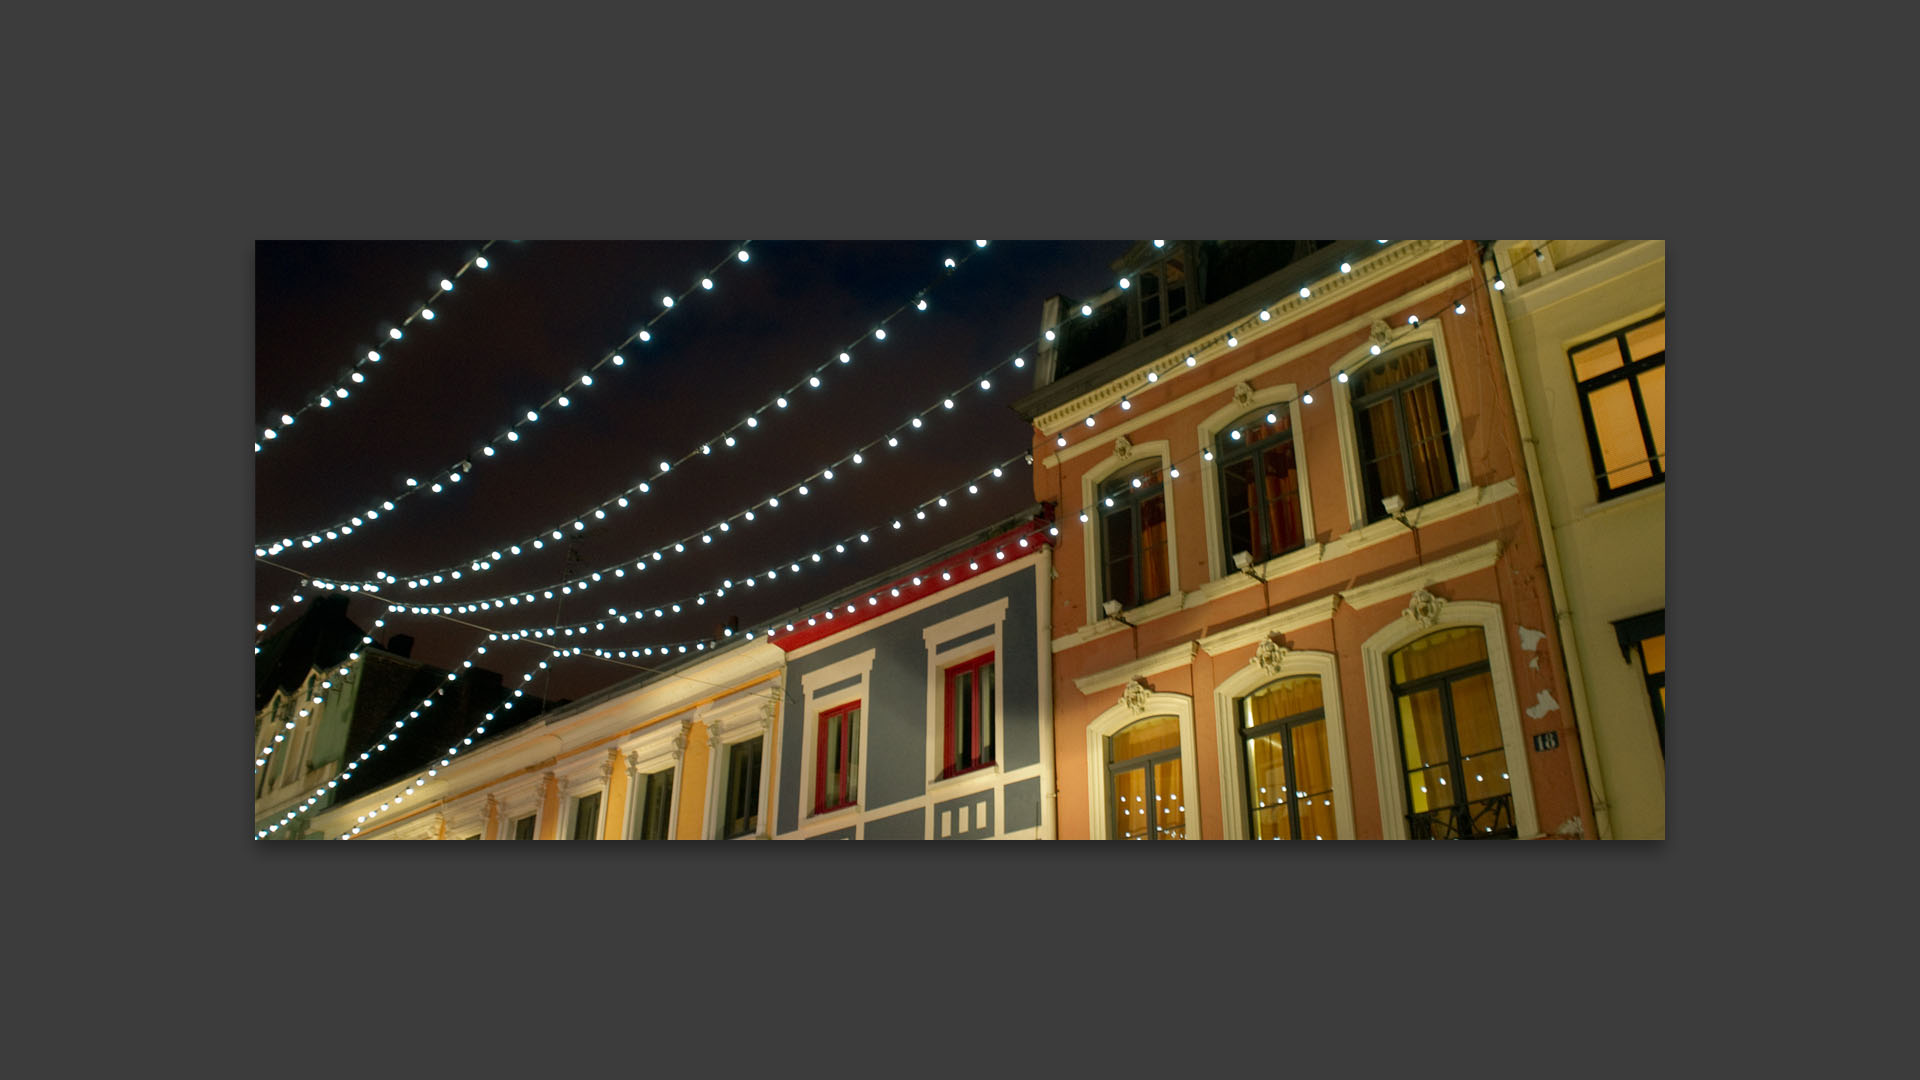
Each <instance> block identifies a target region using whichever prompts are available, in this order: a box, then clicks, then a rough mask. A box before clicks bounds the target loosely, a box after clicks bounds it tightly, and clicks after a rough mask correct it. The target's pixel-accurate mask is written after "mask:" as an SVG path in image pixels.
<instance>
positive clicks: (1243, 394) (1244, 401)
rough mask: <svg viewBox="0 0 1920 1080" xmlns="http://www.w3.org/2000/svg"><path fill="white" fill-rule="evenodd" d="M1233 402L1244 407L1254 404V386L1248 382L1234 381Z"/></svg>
mask: <svg viewBox="0 0 1920 1080" xmlns="http://www.w3.org/2000/svg"><path fill="white" fill-rule="evenodd" d="M1233 403H1234V404H1235V405H1238V406H1240V407H1241V408H1243V409H1244V408H1246V407H1247V406H1249V405H1251V404H1253V387H1252V386H1250V385H1248V384H1247V383H1246V382H1237V383H1234V384H1233Z"/></svg>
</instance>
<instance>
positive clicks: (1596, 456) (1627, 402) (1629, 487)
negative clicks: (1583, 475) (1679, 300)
mask: <svg viewBox="0 0 1920 1080" xmlns="http://www.w3.org/2000/svg"><path fill="white" fill-rule="evenodd" d="M1568 356H1569V357H1570V358H1571V359H1572V361H1573V379H1574V385H1575V388H1576V389H1577V390H1579V392H1580V415H1581V417H1582V418H1583V419H1584V420H1585V421H1586V425H1587V450H1588V453H1590V454H1591V455H1592V460H1593V472H1594V488H1595V491H1596V493H1597V494H1598V495H1599V497H1600V498H1601V499H1611V498H1613V497H1614V496H1616V495H1624V494H1626V493H1627V492H1629V491H1639V490H1640V489H1641V488H1646V487H1652V486H1654V485H1655V484H1660V483H1664V482H1665V481H1666V478H1667V316H1666V314H1665V313H1664V312H1663V313H1661V314H1659V315H1656V316H1654V317H1653V318H1651V319H1648V320H1646V321H1644V322H1639V323H1635V324H1634V325H1632V326H1629V327H1627V328H1626V329H1624V330H1620V331H1617V332H1615V333H1612V334H1608V335H1607V336H1606V337H1603V338H1600V339H1599V340H1597V341H1589V342H1587V343H1586V344H1583V345H1578V346H1576V347H1574V348H1573V349H1570V350H1568Z"/></svg>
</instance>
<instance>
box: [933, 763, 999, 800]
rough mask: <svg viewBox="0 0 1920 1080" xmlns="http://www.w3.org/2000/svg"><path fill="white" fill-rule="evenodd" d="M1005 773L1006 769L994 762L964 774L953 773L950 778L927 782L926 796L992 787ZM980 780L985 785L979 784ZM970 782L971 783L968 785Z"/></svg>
mask: <svg viewBox="0 0 1920 1080" xmlns="http://www.w3.org/2000/svg"><path fill="white" fill-rule="evenodd" d="M1005 773H1006V769H1005V768H1004V767H1003V766H1002V765H1001V764H1000V763H999V762H997V761H994V762H989V763H987V764H985V765H981V766H979V767H977V768H972V769H968V770H967V771H966V772H962V773H955V774H953V775H952V776H940V777H935V778H934V779H932V780H929V781H927V795H928V796H929V797H931V796H934V795H937V794H943V793H948V792H955V791H964V790H970V789H972V788H977V787H992V786H993V785H994V783H996V782H997V781H998V780H999V779H1000V777H1001V776H1003V775H1005ZM982 780H984V781H986V783H984V784H983V783H981V782H980V781H982ZM970 781H971V783H969V782H970Z"/></svg>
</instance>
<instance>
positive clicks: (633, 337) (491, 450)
mask: <svg viewBox="0 0 1920 1080" xmlns="http://www.w3.org/2000/svg"><path fill="white" fill-rule="evenodd" d="M748 259H749V255H748V251H747V247H746V243H745V242H744V241H743V242H742V243H740V244H739V245H736V246H735V247H734V248H733V250H731V251H730V252H729V253H728V254H727V256H726V257H725V258H723V259H721V260H720V261H719V262H717V263H715V264H714V265H713V266H711V267H709V268H708V269H707V271H706V272H705V273H704V274H702V275H701V276H700V277H699V279H698V280H697V281H695V283H694V284H692V285H689V286H687V288H686V289H684V290H682V291H681V292H680V294H679V295H678V296H675V295H674V294H672V293H662V294H660V302H661V310H659V311H657V312H655V313H654V314H653V316H652V318H649V319H648V320H647V321H646V322H645V323H644V324H643V325H642V326H641V327H640V329H638V330H636V331H634V332H633V333H631V334H629V335H627V337H626V339H625V340H623V341H621V342H620V344H618V345H615V346H614V347H613V348H612V349H610V350H608V351H607V352H606V353H605V354H603V355H602V356H601V357H600V359H598V360H596V361H595V362H594V363H593V364H591V365H590V366H588V368H587V369H586V370H585V371H583V372H581V373H579V374H577V375H574V376H573V377H572V378H570V379H569V380H568V381H567V382H566V383H565V384H564V385H562V386H561V387H560V388H559V389H557V390H555V391H553V392H552V393H550V394H548V395H547V398H546V400H545V401H543V402H541V403H540V405H539V407H537V408H533V409H528V410H526V412H525V413H524V414H522V415H519V416H516V417H515V418H514V420H513V421H512V422H511V423H510V424H508V425H507V426H506V427H504V428H501V429H500V430H499V431H497V432H495V433H494V435H493V436H492V437H491V438H489V439H488V440H487V441H486V442H485V443H483V444H481V446H480V450H479V452H478V453H475V454H468V455H466V456H464V457H462V458H461V459H460V460H459V461H456V462H454V463H453V464H451V465H448V466H446V467H445V468H442V469H441V470H439V471H438V472H436V473H433V474H431V475H429V476H428V477H427V478H426V479H425V480H420V479H418V478H417V477H413V476H409V477H407V478H406V482H405V484H404V486H403V487H402V489H401V490H400V491H399V492H397V493H395V494H394V495H393V496H392V497H391V498H388V499H383V500H381V501H380V502H379V503H377V504H375V505H373V506H370V507H368V508H367V509H365V510H362V511H360V512H359V513H357V514H351V515H349V516H348V517H346V518H343V519H341V520H339V521H336V522H334V523H333V524H331V525H327V526H323V527H321V528H317V529H310V530H305V531H307V533H308V535H307V537H306V538H305V539H302V540H300V541H298V543H299V546H300V547H302V548H313V547H318V546H320V545H321V544H324V543H327V542H328V541H332V540H338V539H340V538H341V537H344V536H351V535H353V532H354V530H355V529H358V528H362V527H364V526H365V525H366V524H367V523H368V522H372V521H378V520H379V519H380V517H381V515H382V514H383V513H389V514H390V513H392V512H393V511H394V510H395V509H396V508H397V507H398V505H399V504H400V503H401V502H403V501H405V500H406V499H408V498H411V497H412V496H414V495H417V494H420V493H422V492H426V493H429V494H435V495H438V494H441V493H442V492H445V491H448V490H451V489H452V488H453V487H454V486H455V485H458V484H459V483H460V482H461V480H462V479H463V478H464V477H465V476H466V475H467V474H468V473H470V472H472V471H473V469H474V466H475V465H476V464H478V463H479V462H481V461H484V460H486V459H487V458H491V457H493V456H495V454H496V453H497V450H498V449H499V448H504V447H506V446H508V445H511V444H514V443H518V442H519V441H520V436H521V433H522V432H523V431H527V430H529V429H530V428H531V427H532V426H533V425H534V424H537V423H538V422H539V421H540V418H541V417H542V416H543V415H545V414H546V413H547V412H549V411H550V410H552V409H554V408H556V407H557V408H561V409H565V408H568V407H570V406H571V405H572V404H573V397H572V396H570V395H577V394H579V393H580V392H581V391H582V390H585V389H588V388H591V387H592V386H593V385H594V375H595V374H596V373H599V372H600V371H601V370H602V369H603V368H606V367H609V366H611V367H622V366H625V364H626V362H627V361H626V357H625V356H623V355H622V354H621V352H620V350H622V349H625V348H626V347H627V346H629V345H631V344H633V343H634V342H636V341H639V342H648V341H651V340H653V327H654V326H655V325H656V324H657V323H658V322H659V321H660V320H661V319H663V318H665V317H666V316H667V314H668V312H670V311H672V310H673V308H674V307H675V305H677V304H679V303H681V302H683V301H685V300H686V298H687V297H689V296H691V295H693V294H694V293H698V292H710V291H712V289H713V287H714V286H713V279H714V275H716V274H718V273H720V270H721V268H722V267H725V266H729V265H731V264H733V263H736V262H738V263H745V262H747V261H748ZM369 355H373V354H371V353H370V354H369ZM333 393H334V396H336V397H338V398H342V399H344V398H345V397H346V396H347V392H346V389H345V387H340V388H337V389H335V390H334V392H333ZM320 400H321V401H325V400H326V398H325V397H324V396H323V397H322V398H321V399H320ZM255 445H256V447H257V446H258V445H259V444H257V443H256V444H255ZM294 543H295V541H294V540H293V539H292V538H290V537H283V538H282V539H280V540H277V541H266V542H259V541H256V542H255V543H254V550H255V551H256V552H265V553H267V554H278V553H279V552H281V551H283V550H286V549H287V548H290V547H292V546H293V545H294Z"/></svg>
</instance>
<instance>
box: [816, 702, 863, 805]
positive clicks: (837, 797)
mask: <svg viewBox="0 0 1920 1080" xmlns="http://www.w3.org/2000/svg"><path fill="white" fill-rule="evenodd" d="M859 707H860V703H859V702H858V701H849V702H847V703H846V704H845V705H836V706H834V707H833V708H831V709H828V710H827V711H826V712H823V713H821V714H820V719H819V722H818V723H816V724H815V725H814V732H813V737H814V742H815V744H816V746H815V749H814V755H815V756H814V761H815V764H814V767H813V812H814V813H816V814H824V813H827V812H828V811H830V810H840V809H843V808H845V807H849V806H852V805H853V804H854V803H855V802H857V801H858V800H857V799H850V798H848V797H847V789H848V788H849V787H851V786H852V785H853V777H852V776H851V775H849V774H848V771H847V762H848V759H849V758H850V757H851V756H852V748H853V740H854V738H856V737H857V736H856V735H855V734H854V733H852V732H849V731H848V730H847V723H846V720H847V716H848V715H849V714H851V713H852V712H853V711H854V710H855V709H858V708H859ZM835 721H839V723H840V761H839V765H840V783H839V784H838V785H836V786H835V788H834V789H833V790H832V791H831V792H829V791H828V790H827V733H828V732H830V731H831V730H833V724H834V722H835ZM829 795H831V796H832V798H833V800H834V801H833V802H831V803H829V802H828V801H827V799H828V796H829Z"/></svg>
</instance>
